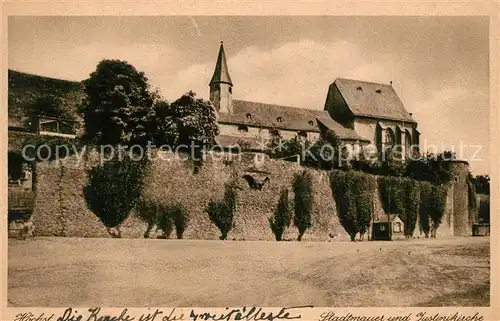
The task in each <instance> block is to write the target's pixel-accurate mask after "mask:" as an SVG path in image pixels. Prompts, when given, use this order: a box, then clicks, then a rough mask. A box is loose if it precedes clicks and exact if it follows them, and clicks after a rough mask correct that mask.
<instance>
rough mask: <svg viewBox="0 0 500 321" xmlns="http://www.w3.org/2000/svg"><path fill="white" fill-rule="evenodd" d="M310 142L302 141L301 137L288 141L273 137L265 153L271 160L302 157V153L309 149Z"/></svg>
mask: <svg viewBox="0 0 500 321" xmlns="http://www.w3.org/2000/svg"><path fill="white" fill-rule="evenodd" d="M309 144H310V143H309V142H308V141H302V140H301V139H300V137H294V138H292V139H289V140H286V139H282V138H281V137H280V136H278V135H274V136H272V137H271V139H270V140H269V142H268V143H267V145H266V148H265V152H266V153H267V154H268V155H269V157H271V158H287V157H291V156H296V155H299V156H300V155H302V151H303V150H304V149H306V148H307V147H309Z"/></svg>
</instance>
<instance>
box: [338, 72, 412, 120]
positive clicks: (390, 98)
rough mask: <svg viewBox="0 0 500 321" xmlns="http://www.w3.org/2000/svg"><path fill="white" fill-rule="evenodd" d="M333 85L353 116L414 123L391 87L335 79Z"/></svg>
mask: <svg viewBox="0 0 500 321" xmlns="http://www.w3.org/2000/svg"><path fill="white" fill-rule="evenodd" d="M334 85H335V86H336V87H337V88H338V90H339V92H340V94H341V95H342V97H343V98H344V100H345V102H346V104H347V107H348V108H349V109H350V111H351V112H352V113H353V114H354V115H355V116H365V117H374V118H380V119H390V120H399V121H405V122H411V123H416V121H415V120H414V119H413V118H412V117H411V115H410V113H408V111H407V110H406V109H405V107H404V105H403V103H402V102H401V99H399V97H398V95H397V94H396V92H395V91H394V88H392V85H385V84H377V83H373V82H366V81H360V80H352V79H344V78H337V79H336V80H335V82H334Z"/></svg>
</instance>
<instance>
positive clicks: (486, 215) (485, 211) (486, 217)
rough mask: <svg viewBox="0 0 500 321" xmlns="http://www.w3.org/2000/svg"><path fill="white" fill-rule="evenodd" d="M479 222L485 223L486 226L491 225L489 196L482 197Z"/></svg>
mask: <svg viewBox="0 0 500 321" xmlns="http://www.w3.org/2000/svg"><path fill="white" fill-rule="evenodd" d="M478 222H479V223H484V224H489V223H490V196H489V195H480V199H479V213H478Z"/></svg>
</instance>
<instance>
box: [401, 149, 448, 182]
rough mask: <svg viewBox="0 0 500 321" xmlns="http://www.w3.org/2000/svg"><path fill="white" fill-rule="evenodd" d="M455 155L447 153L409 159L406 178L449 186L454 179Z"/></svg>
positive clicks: (429, 154)
mask: <svg viewBox="0 0 500 321" xmlns="http://www.w3.org/2000/svg"><path fill="white" fill-rule="evenodd" d="M455 159H456V157H455V154H454V153H453V152H450V151H445V152H442V153H440V154H432V153H428V154H426V155H423V156H421V157H420V158H417V159H413V158H412V159H409V160H408V161H407V163H406V169H405V176H408V177H410V178H413V179H416V180H419V181H427V182H431V183H432V184H434V185H441V184H447V183H448V182H449V181H450V180H451V177H452V168H451V162H450V161H452V160H455Z"/></svg>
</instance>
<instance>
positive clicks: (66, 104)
mask: <svg viewBox="0 0 500 321" xmlns="http://www.w3.org/2000/svg"><path fill="white" fill-rule="evenodd" d="M8 77H9V78H8V83H9V92H8V97H9V107H8V115H9V126H15V127H23V125H24V122H25V119H26V118H27V117H28V116H29V113H30V111H32V110H33V108H34V105H35V104H36V103H40V102H41V101H43V102H45V105H47V102H48V101H50V102H57V104H58V105H60V108H61V109H62V110H63V114H64V116H66V117H72V118H73V117H77V106H78V104H79V103H80V102H81V100H82V98H83V96H84V92H83V87H82V85H81V83H79V82H75V81H68V80H61V79H54V78H48V77H43V76H38V75H32V74H27V73H23V72H18V71H14V70H9V75H8ZM59 116H60V115H59Z"/></svg>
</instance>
